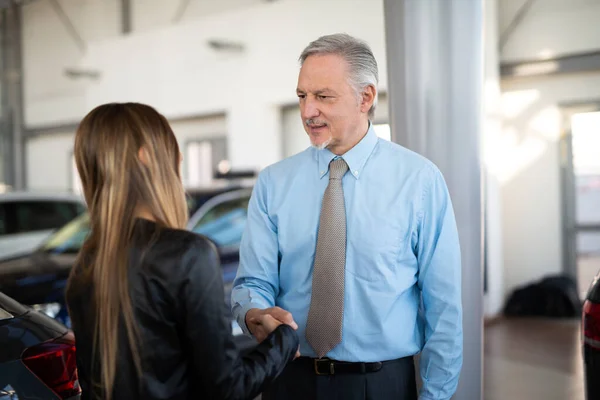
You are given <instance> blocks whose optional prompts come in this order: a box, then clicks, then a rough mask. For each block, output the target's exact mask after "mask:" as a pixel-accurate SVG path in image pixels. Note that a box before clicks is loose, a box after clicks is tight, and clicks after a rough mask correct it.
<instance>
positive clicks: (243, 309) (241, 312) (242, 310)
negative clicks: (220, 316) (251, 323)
mask: <svg viewBox="0 0 600 400" xmlns="http://www.w3.org/2000/svg"><path fill="white" fill-rule="evenodd" d="M237 307H239V308H238V309H237V310H235V314H236V315H237V318H236V320H237V323H238V325H239V326H240V328H242V332H244V334H246V335H248V336H253V335H252V332H250V330H249V329H248V326H246V314H247V313H248V311H250V310H251V309H253V308H259V309H261V310H262V309H264V308H268V307H266V306H264V305H263V304H259V303H247V304H245V305H243V306H241V305H238V306H237Z"/></svg>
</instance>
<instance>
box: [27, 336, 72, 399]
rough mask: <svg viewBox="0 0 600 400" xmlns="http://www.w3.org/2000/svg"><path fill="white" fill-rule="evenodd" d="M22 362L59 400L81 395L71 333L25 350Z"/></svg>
mask: <svg viewBox="0 0 600 400" xmlns="http://www.w3.org/2000/svg"><path fill="white" fill-rule="evenodd" d="M22 360H23V363H24V364H25V365H26V366H27V368H29V370H30V371H31V372H33V373H34V374H35V375H36V376H37V377H38V378H40V380H41V381H42V382H44V383H45V384H46V385H47V386H48V387H49V388H50V389H52V390H53V391H54V393H56V394H57V395H58V397H60V398H61V399H68V398H70V397H73V396H76V395H78V394H79V393H81V388H80V387H79V380H78V378H77V361H76V356H75V338H74V336H73V334H72V333H68V334H66V335H65V336H63V337H61V338H58V339H55V340H52V341H49V342H45V343H42V344H39V345H37V346H34V347H31V348H29V349H27V350H25V352H24V353H23V357H22Z"/></svg>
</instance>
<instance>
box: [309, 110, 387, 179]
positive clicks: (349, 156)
mask: <svg viewBox="0 0 600 400" xmlns="http://www.w3.org/2000/svg"><path fill="white" fill-rule="evenodd" d="M377 140H378V137H377V134H376V133H375V131H374V129H373V124H371V121H369V129H368V130H367V134H366V135H365V136H364V137H363V138H362V139H361V140H360V142H358V143H357V144H356V145H355V146H354V147H353V148H351V149H350V150H348V151H347V152H346V153H345V154H342V155H341V156H339V157H341V158H343V159H344V161H346V164H348V168H349V170H350V173H351V174H352V175H353V176H354V177H355V178H356V179H358V178H359V177H360V175H361V173H362V170H363V168H364V167H365V164H366V163H367V159H368V158H369V156H370V155H371V153H372V152H373V149H374V148H375V145H376V144H377ZM316 153H317V158H318V161H319V178H323V177H324V176H325V175H327V172H328V171H329V163H330V162H331V160H333V159H334V158H337V157H338V156H336V155H335V154H333V153H332V152H331V151H329V149H323V150H317V151H316Z"/></svg>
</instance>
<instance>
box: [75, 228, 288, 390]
mask: <svg viewBox="0 0 600 400" xmlns="http://www.w3.org/2000/svg"><path fill="white" fill-rule="evenodd" d="M130 260H131V261H130V269H129V287H130V294H131V299H132V305H133V309H134V313H135V318H136V321H137V324H138V328H139V335H140V340H139V344H140V347H141V348H140V354H141V357H142V369H143V374H142V377H141V379H138V377H137V374H136V370H135V367H134V363H133V359H132V356H131V351H130V347H129V343H128V341H127V337H126V333H125V331H124V329H120V333H119V352H118V361H117V365H118V366H117V373H116V382H115V385H114V390H113V400H120V399H127V400H135V399H192V398H193V399H252V398H254V397H256V396H257V395H258V394H260V393H261V392H262V391H263V389H264V388H265V386H266V385H268V384H269V383H270V382H271V381H272V380H273V379H275V377H277V376H278V375H279V373H280V372H281V371H282V370H283V368H284V367H285V365H286V364H287V363H288V362H289V361H291V360H292V359H293V357H294V355H295V353H296V350H297V349H298V337H297V335H296V332H295V331H294V330H293V329H292V328H290V327H289V326H287V325H281V326H279V327H278V328H277V329H276V330H275V331H274V332H273V333H272V334H271V335H270V336H269V337H268V338H267V339H266V340H265V341H263V342H262V343H260V344H259V345H258V347H257V348H256V349H255V350H253V351H252V352H250V353H249V354H248V355H246V356H244V357H241V356H240V354H239V353H238V350H237V349H236V347H235V345H234V342H233V337H232V334H231V322H230V319H229V318H228V317H227V308H226V304H225V302H224V292H223V282H222V276H221V272H220V265H219V259H218V255H217V251H216V249H215V247H214V245H213V244H212V243H211V242H210V241H208V240H207V239H205V238H203V237H200V236H198V235H195V234H193V233H191V232H186V231H180V230H171V229H158V227H157V226H156V224H154V223H152V222H150V221H147V220H138V221H137V222H136V228H135V234H134V246H133V249H132V251H131V257H130ZM80 272H81V269H79V267H76V270H75V271H74V273H75V281H74V283H75V284H76V285H78V286H76V288H75V289H74V290H73V291H72V292H70V296H69V298H68V306H69V310H70V314H71V320H72V324H73V331H74V333H75V337H76V340H77V367H78V371H79V382H80V384H81V387H82V390H83V395H82V397H83V399H96V398H98V395H99V394H100V393H101V392H100V391H99V390H98V389H94V383H96V382H99V378H100V375H99V368H98V366H99V362H98V361H97V360H98V358H97V357H96V362H94V365H92V359H93V354H92V343H93V339H94V335H93V333H94V332H93V327H94V321H95V314H94V309H93V307H92V302H91V295H92V288H91V287H90V285H85V284H84V283H83V282H80V281H81V274H80ZM122 325H123V324H122Z"/></svg>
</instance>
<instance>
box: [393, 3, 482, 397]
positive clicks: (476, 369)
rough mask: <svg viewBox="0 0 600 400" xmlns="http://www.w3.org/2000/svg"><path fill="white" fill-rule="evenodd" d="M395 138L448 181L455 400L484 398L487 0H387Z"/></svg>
mask: <svg viewBox="0 0 600 400" xmlns="http://www.w3.org/2000/svg"><path fill="white" fill-rule="evenodd" d="M384 4H385V24H386V41H387V60H388V75H389V76H388V81H389V84H388V86H389V88H388V93H389V94H390V117H391V118H390V119H391V123H392V138H393V140H395V141H397V142H398V143H400V144H402V145H404V146H406V147H408V148H410V149H412V150H415V151H417V152H418V153H421V154H423V155H424V156H426V157H427V158H429V159H430V160H432V161H433V162H434V163H435V164H436V165H437V166H438V167H439V168H440V170H441V171H442V173H443V174H444V177H445V178H446V181H447V184H448V187H449V190H450V195H451V197H452V201H453V205H454V209H455V214H456V219H457V224H458V231H459V236H460V241H461V252H462V263H463V265H462V267H463V272H462V277H463V286H462V293H463V307H464V316H463V331H464V362H463V369H462V373H461V378H460V383H459V387H458V391H457V394H456V396H455V397H454V398H455V399H457V400H478V399H479V400H480V399H482V367H483V366H482V364H483V362H482V361H483V360H482V353H483V351H482V350H483V341H482V338H483V268H482V264H483V263H482V246H483V240H482V205H481V202H482V185H481V160H480V134H481V126H482V107H481V100H482V91H483V85H482V82H483V0H427V1H423V0H384Z"/></svg>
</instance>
